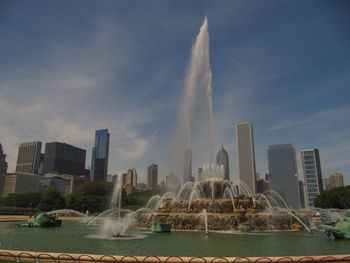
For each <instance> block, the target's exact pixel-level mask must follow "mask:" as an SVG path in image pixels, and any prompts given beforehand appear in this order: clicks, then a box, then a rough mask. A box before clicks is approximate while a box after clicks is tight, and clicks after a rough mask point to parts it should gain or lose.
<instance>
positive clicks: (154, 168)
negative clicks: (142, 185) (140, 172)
mask: <svg viewBox="0 0 350 263" xmlns="http://www.w3.org/2000/svg"><path fill="white" fill-rule="evenodd" d="M157 184H158V165H156V164H151V165H150V166H148V167H147V187H148V189H155V188H157Z"/></svg>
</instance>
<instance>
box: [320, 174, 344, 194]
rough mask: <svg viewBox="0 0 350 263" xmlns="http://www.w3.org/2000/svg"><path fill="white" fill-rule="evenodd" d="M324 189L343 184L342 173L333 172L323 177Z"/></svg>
mask: <svg viewBox="0 0 350 263" xmlns="http://www.w3.org/2000/svg"><path fill="white" fill-rule="evenodd" d="M324 181H325V184H324V185H325V187H326V190H330V189H333V188H337V187H342V186H344V174H342V173H339V172H334V173H331V174H330V175H328V177H326V178H325V179H324Z"/></svg>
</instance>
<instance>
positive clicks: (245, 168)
mask: <svg viewBox="0 0 350 263" xmlns="http://www.w3.org/2000/svg"><path fill="white" fill-rule="evenodd" d="M236 149H237V159H238V176H239V179H240V180H241V181H243V182H245V183H246V184H247V185H248V187H249V188H250V190H251V191H252V193H254V194H255V193H256V169H255V153H254V138H253V127H252V125H251V123H249V122H242V123H238V124H236Z"/></svg>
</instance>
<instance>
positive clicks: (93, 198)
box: [67, 182, 113, 213]
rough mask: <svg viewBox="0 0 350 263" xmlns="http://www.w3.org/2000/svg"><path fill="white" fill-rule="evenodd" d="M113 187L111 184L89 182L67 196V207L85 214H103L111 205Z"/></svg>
mask: <svg viewBox="0 0 350 263" xmlns="http://www.w3.org/2000/svg"><path fill="white" fill-rule="evenodd" d="M112 191H113V185H112V184H111V183H109V182H89V183H85V184H83V185H82V186H81V187H80V188H79V189H78V190H77V191H76V192H74V193H73V194H71V195H69V196H67V206H68V207H69V208H71V209H74V210H77V211H82V212H85V211H86V210H89V211H90V212H92V213H94V212H102V211H104V210H105V209H107V207H108V206H109V204H110V198H111V195H112Z"/></svg>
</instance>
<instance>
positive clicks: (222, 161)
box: [216, 144, 230, 181]
mask: <svg viewBox="0 0 350 263" xmlns="http://www.w3.org/2000/svg"><path fill="white" fill-rule="evenodd" d="M216 163H217V164H219V165H223V166H224V169H225V172H224V179H225V180H227V181H230V167H229V160H228V153H227V151H226V150H225V148H224V146H223V145H222V144H221V149H220V150H219V151H218V153H217V154H216Z"/></svg>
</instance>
